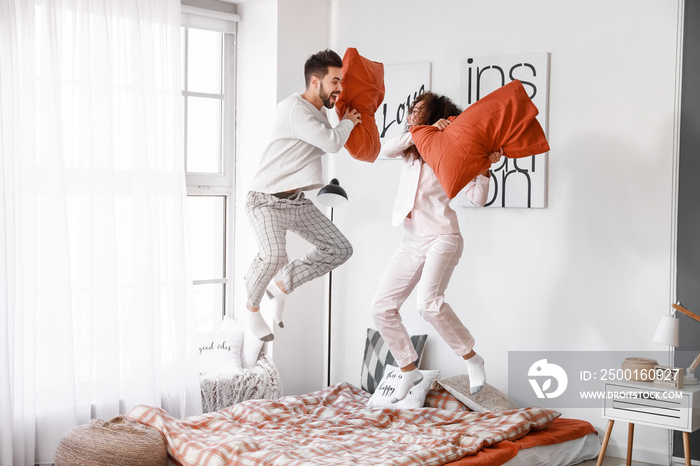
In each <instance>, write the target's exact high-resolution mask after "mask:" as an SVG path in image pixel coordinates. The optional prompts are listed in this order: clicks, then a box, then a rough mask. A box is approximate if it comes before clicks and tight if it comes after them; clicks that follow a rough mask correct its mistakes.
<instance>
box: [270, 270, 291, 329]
mask: <svg viewBox="0 0 700 466" xmlns="http://www.w3.org/2000/svg"><path fill="white" fill-rule="evenodd" d="M267 296H268V297H269V298H270V299H271V300H272V304H273V306H274V309H273V314H272V318H273V319H275V322H277V325H279V326H280V328H282V327H284V323H283V322H282V311H284V301H285V300H286V299H287V293H285V292H284V291H282V290H280V287H279V286H277V283H275V282H274V281H273V282H270V284H269V285H268V286H267Z"/></svg>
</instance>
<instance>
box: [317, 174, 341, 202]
mask: <svg viewBox="0 0 700 466" xmlns="http://www.w3.org/2000/svg"><path fill="white" fill-rule="evenodd" d="M316 199H318V202H319V203H320V204H321V205H324V206H326V207H338V206H339V205H341V204H345V203H346V202H347V201H348V194H347V193H346V192H345V190H344V189H343V188H342V187H341V186H340V182H339V181H338V179H337V178H333V179H332V180H331V182H330V183H329V184H327V185H326V186H324V187H323V188H321V189H319V190H318V194H317V195H316Z"/></svg>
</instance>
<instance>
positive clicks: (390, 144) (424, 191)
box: [381, 132, 490, 236]
mask: <svg viewBox="0 0 700 466" xmlns="http://www.w3.org/2000/svg"><path fill="white" fill-rule="evenodd" d="M411 145H413V138H412V137H411V133H410V132H405V133H403V134H402V135H401V136H398V137H396V138H393V139H389V140H387V141H385V142H384V143H383V144H382V151H381V154H382V155H384V156H386V157H398V156H402V152H403V151H404V150H406V149H408V148H409V147H410V146H411ZM403 159H404V165H403V169H402V172H401V179H400V181H399V189H398V192H397V194H396V202H395V204H394V211H393V214H392V224H393V225H394V226H397V225H399V224H401V223H402V222H403V220H404V219H405V218H406V217H407V216H408V215H409V214H410V215H411V219H412V222H411V223H412V228H413V230H414V231H416V232H417V233H418V234H420V235H426V236H428V235H449V234H458V233H459V223H458V220H457V213H456V212H455V211H454V209H452V207H450V199H449V198H448V197H447V194H446V193H445V190H444V189H443V188H442V185H441V184H440V182H439V181H438V179H437V177H436V176H435V173H434V172H433V170H432V169H431V168H430V167H429V166H428V164H427V163H424V162H423V160H421V159H420V158H416V157H415V156H414V155H411V156H409V157H404V158H403ZM489 181H490V178H489V177H486V176H483V175H479V176H477V177H476V178H474V179H473V180H471V181H470V182H469V183H468V184H467V186H466V195H467V197H468V198H469V200H470V201H471V202H472V203H473V204H474V205H476V206H479V207H483V206H484V205H485V204H486V200H487V197H488V192H489Z"/></svg>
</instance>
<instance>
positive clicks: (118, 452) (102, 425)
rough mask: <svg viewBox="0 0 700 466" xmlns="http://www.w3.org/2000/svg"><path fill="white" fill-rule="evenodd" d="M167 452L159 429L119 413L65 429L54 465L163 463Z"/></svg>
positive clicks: (94, 465) (97, 465) (145, 465)
mask: <svg viewBox="0 0 700 466" xmlns="http://www.w3.org/2000/svg"><path fill="white" fill-rule="evenodd" d="M167 457H168V452H167V449H166V446H165V440H163V436H162V435H161V433H160V432H159V431H157V430H156V429H154V428H152V427H149V426H146V425H143V424H139V423H138V422H136V421H132V420H130V419H127V418H125V417H124V416H116V417H114V418H112V419H111V420H109V421H103V420H101V419H93V420H92V421H90V422H89V423H87V424H85V425H82V426H78V427H76V428H74V429H72V430H70V431H68V433H66V434H65V435H64V436H63V438H62V439H61V441H60V442H59V443H58V448H56V459H55V463H54V464H55V466H104V465H113V466H126V465H139V466H151V465H152V466H156V465H157V466H163V465H165V462H166V461H167Z"/></svg>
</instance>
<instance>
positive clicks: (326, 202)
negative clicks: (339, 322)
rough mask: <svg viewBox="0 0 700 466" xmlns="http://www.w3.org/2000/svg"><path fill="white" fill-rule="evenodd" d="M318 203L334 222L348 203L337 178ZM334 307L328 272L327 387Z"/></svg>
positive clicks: (329, 377) (324, 191) (320, 194)
mask: <svg viewBox="0 0 700 466" xmlns="http://www.w3.org/2000/svg"><path fill="white" fill-rule="evenodd" d="M316 199H317V200H318V203H319V204H321V205H323V206H325V207H330V208H331V222H332V221H333V208H334V207H338V206H340V205H343V204H345V203H346V202H348V194H347V193H346V192H345V190H344V189H343V188H342V187H341V186H340V182H339V181H338V179H337V178H333V179H332V180H331V182H330V183H329V184H327V185H326V186H324V187H323V188H321V189H320V190H319V191H318V194H317V195H316ZM332 306H333V271H332V270H331V271H330V272H328V329H327V330H326V332H327V338H328V348H327V349H326V351H327V358H328V361H327V367H326V385H327V386H328V385H330V384H331V317H332V312H331V309H332Z"/></svg>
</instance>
